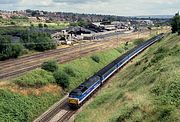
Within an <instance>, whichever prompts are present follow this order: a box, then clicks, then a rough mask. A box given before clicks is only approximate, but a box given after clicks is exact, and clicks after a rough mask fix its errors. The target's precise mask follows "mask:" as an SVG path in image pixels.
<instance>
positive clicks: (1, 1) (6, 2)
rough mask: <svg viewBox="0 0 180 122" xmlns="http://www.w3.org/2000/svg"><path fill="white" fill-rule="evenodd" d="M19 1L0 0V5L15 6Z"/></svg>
mask: <svg viewBox="0 0 180 122" xmlns="http://www.w3.org/2000/svg"><path fill="white" fill-rule="evenodd" d="M20 1H21V0H0V4H16V3H19V2H20Z"/></svg>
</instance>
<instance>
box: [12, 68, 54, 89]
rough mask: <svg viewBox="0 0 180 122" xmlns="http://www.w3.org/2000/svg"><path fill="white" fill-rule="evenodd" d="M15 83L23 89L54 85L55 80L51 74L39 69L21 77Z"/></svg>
mask: <svg viewBox="0 0 180 122" xmlns="http://www.w3.org/2000/svg"><path fill="white" fill-rule="evenodd" d="M14 82H15V83H16V84H18V85H19V86H21V87H41V86H44V85H47V84H49V83H54V82H55V79H54V77H53V75H52V73H51V72H47V71H45V70H42V69H37V70H33V71H31V72H29V73H27V74H25V75H23V76H20V77H19V78H17V79H15V80H14Z"/></svg>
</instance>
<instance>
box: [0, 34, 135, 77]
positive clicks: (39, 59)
mask: <svg viewBox="0 0 180 122" xmlns="http://www.w3.org/2000/svg"><path fill="white" fill-rule="evenodd" d="M134 34H135V33H132V34H123V35H122V39H125V38H126V37H129V36H130V35H131V36H132V35H134ZM127 39H129V38H127ZM113 40H114V41H113ZM115 40H116V38H115V37H113V38H112V39H104V41H93V42H88V43H84V44H81V45H76V46H73V47H68V48H63V49H56V50H51V51H47V52H43V53H38V54H33V55H31V56H25V57H21V58H19V59H12V60H8V61H1V62H0V79H4V78H11V77H15V76H17V75H20V74H22V73H25V72H27V71H30V70H33V69H35V68H38V67H40V66H41V64H42V63H43V62H44V61H46V60H48V59H55V60H57V61H58V62H59V63H63V62H66V61H69V60H73V59H75V58H78V57H81V56H83V55H85V54H88V53H90V51H89V52H88V53H87V52H86V51H85V50H88V49H89V48H91V49H92V48H94V49H95V48H96V47H93V46H97V47H98V46H99V48H101V47H102V49H103V45H109V44H110V43H114V45H117V41H115ZM100 44H102V45H100ZM106 48H109V47H106ZM80 49H81V50H80ZM96 50H97V49H96ZM96 50H94V51H96ZM78 52H79V54H78ZM83 52H85V53H83ZM70 53H72V54H73V55H72V54H70ZM81 53H82V54H81ZM67 56H68V57H69V58H68V57H67Z"/></svg>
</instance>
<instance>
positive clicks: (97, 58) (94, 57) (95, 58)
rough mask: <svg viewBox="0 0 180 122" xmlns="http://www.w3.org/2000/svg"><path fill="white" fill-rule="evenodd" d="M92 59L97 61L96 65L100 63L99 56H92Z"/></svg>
mask: <svg viewBox="0 0 180 122" xmlns="http://www.w3.org/2000/svg"><path fill="white" fill-rule="evenodd" d="M91 59H92V60H93V61H95V62H96V63H99V62H100V58H99V57H98V56H91Z"/></svg>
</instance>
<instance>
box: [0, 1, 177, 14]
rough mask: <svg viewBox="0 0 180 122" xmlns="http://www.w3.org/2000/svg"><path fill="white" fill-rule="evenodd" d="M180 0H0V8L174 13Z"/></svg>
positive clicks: (114, 12)
mask: <svg viewBox="0 0 180 122" xmlns="http://www.w3.org/2000/svg"><path fill="white" fill-rule="evenodd" d="M179 5H180V0H0V9H3V10H4V9H5V10H9V9H10V10H24V9H39V10H46V11H63V12H75V13H95V14H112V15H127V16H131V15H132V16H134V15H157V14H164V15H165V14H174V13H176V12H177V11H178V10H180V6H179Z"/></svg>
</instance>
